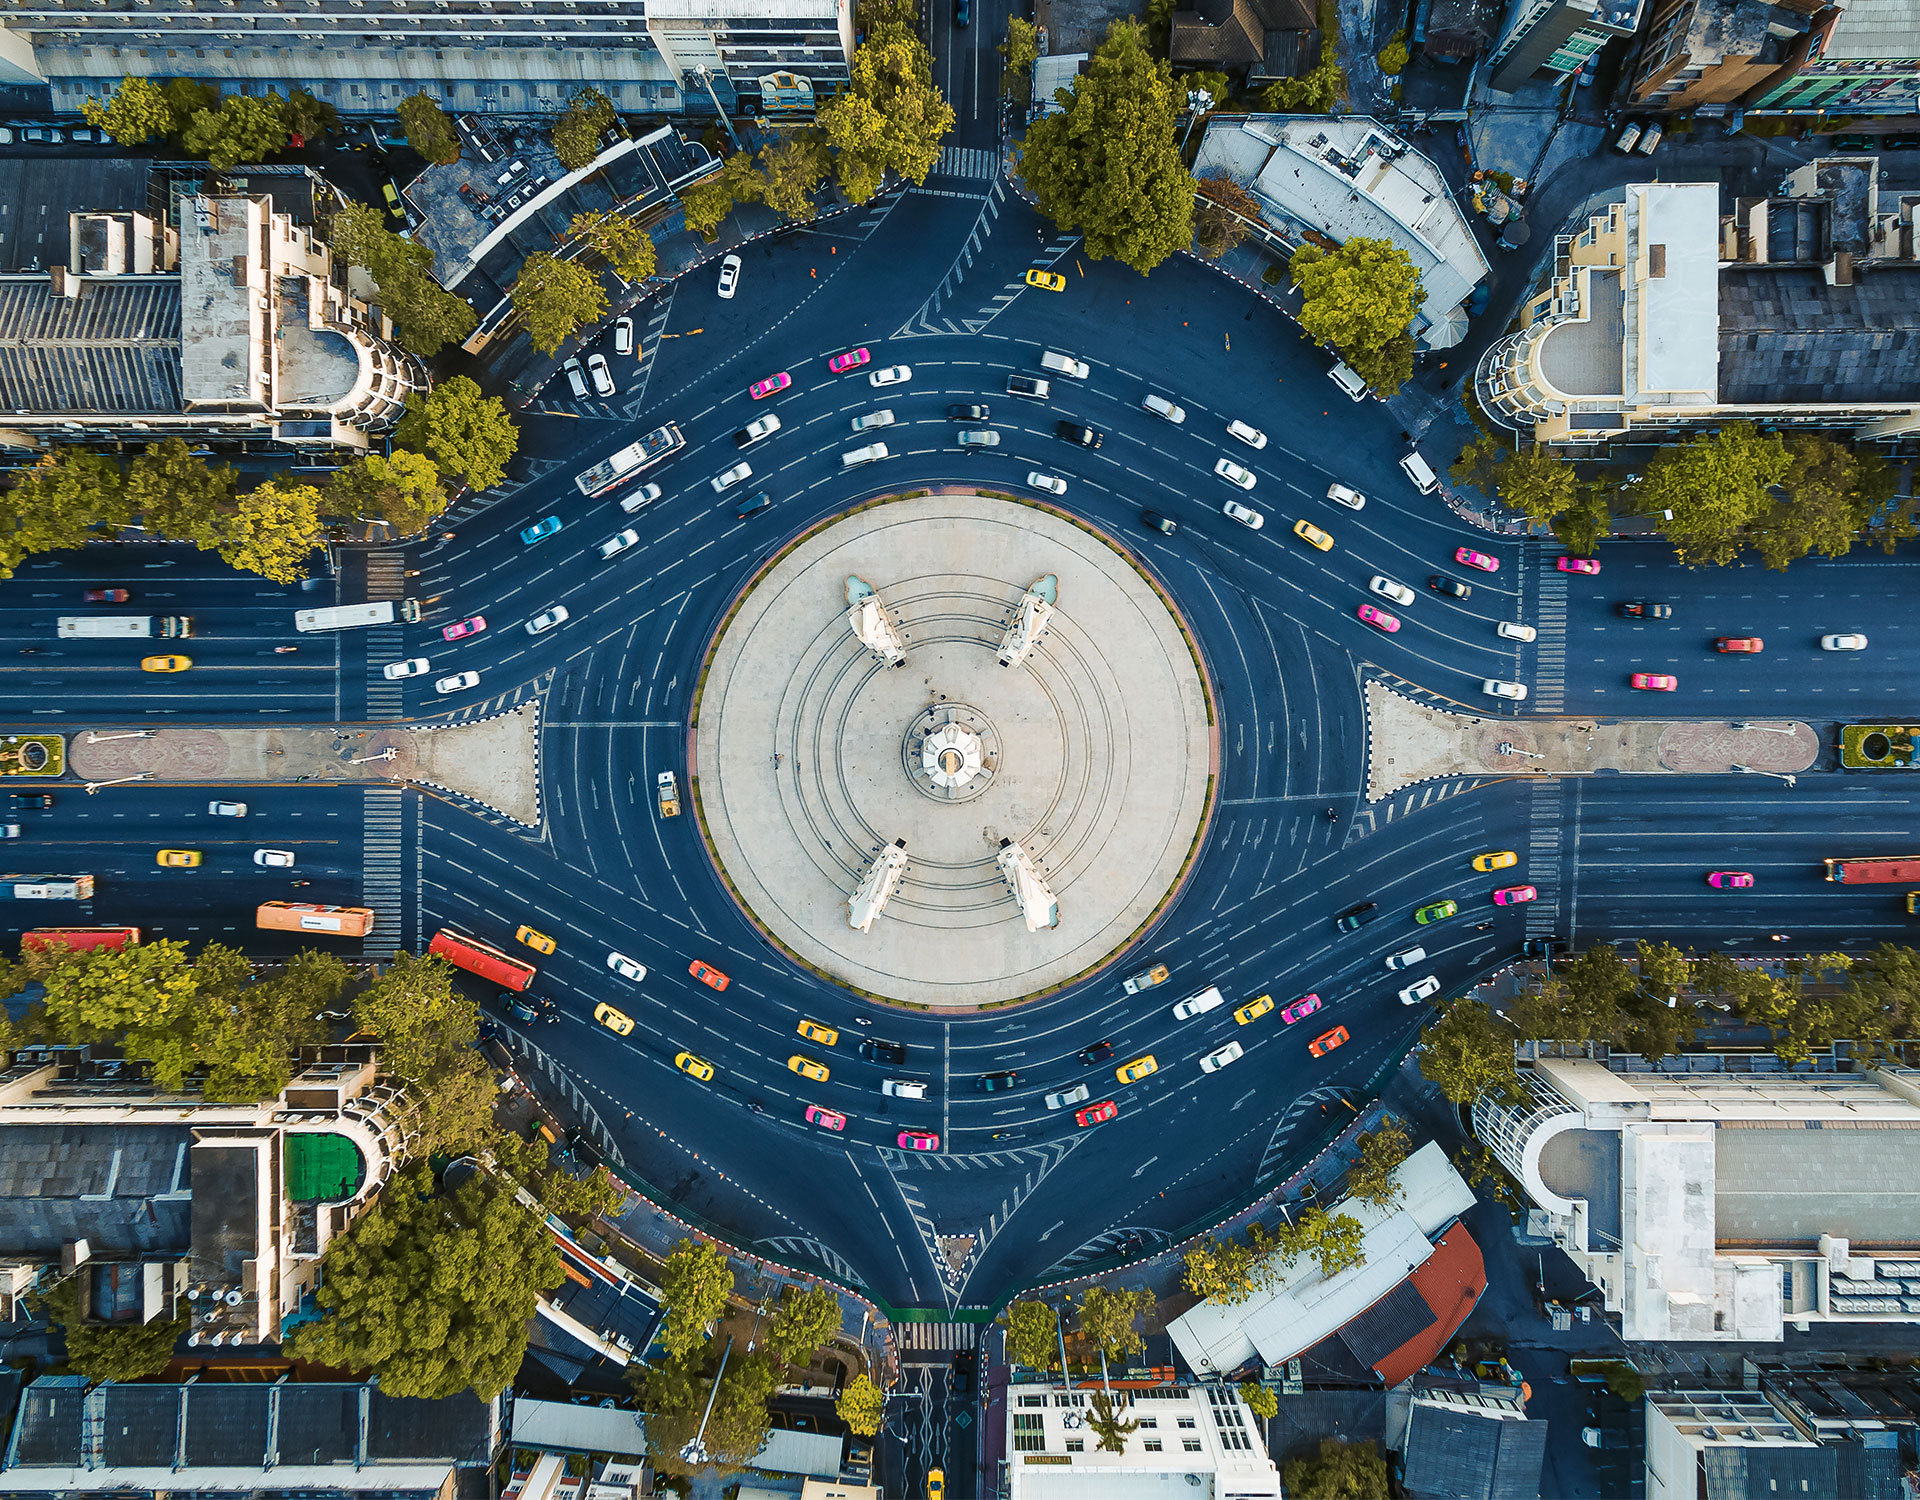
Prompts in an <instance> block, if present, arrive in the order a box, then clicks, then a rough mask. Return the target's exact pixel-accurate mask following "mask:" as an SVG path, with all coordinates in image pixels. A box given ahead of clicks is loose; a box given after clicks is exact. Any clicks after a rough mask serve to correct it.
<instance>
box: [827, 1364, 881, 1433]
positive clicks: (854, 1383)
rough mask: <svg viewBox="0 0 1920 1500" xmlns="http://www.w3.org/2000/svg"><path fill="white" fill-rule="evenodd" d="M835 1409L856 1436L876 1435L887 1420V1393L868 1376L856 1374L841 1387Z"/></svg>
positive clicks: (835, 1413)
mask: <svg viewBox="0 0 1920 1500" xmlns="http://www.w3.org/2000/svg"><path fill="white" fill-rule="evenodd" d="M833 1411H834V1415H835V1416H837V1417H839V1418H840V1420H841V1421H842V1422H845V1423H846V1424H847V1430H848V1431H849V1432H851V1433H853V1434H854V1435H855V1436H856V1437H864V1438H870V1437H875V1436H878V1434H879V1432H880V1424H881V1423H882V1422H883V1421H885V1420H886V1414H887V1393H886V1392H885V1391H883V1390H881V1389H880V1387H879V1386H877V1385H875V1384H874V1383H873V1382H872V1381H871V1380H869V1379H867V1377H866V1376H864V1375H856V1376H854V1377H853V1379H851V1380H849V1381H848V1382H847V1383H846V1384H845V1385H843V1386H842V1387H840V1395H839V1397H838V1398H837V1399H836V1400H835V1401H834V1403H833Z"/></svg>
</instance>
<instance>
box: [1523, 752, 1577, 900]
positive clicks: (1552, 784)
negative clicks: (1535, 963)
mask: <svg viewBox="0 0 1920 1500" xmlns="http://www.w3.org/2000/svg"><path fill="white" fill-rule="evenodd" d="M1530 790H1531V791H1532V793H1533V806H1532V809H1531V811H1532V815H1533V816H1532V835H1531V838H1530V841H1529V843H1528V845H1527V864H1526V873H1527V881H1528V883H1529V884H1530V885H1532V886H1533V888H1534V889H1535V890H1536V891H1538V892H1539V893H1540V894H1539V896H1538V898H1537V899H1535V900H1534V901H1531V902H1529V903H1528V905H1527V936H1528V937H1530V938H1542V937H1550V936H1552V934H1553V931H1554V929H1555V928H1556V927H1557V926H1558V925H1559V922H1560V845H1561V827H1562V824H1563V823H1564V822H1565V821H1566V794H1567V783H1566V782H1564V781H1562V780H1560V779H1559V778H1557V777H1554V778H1548V777H1542V778H1541V779H1540V780H1539V781H1536V782H1534V783H1533V785H1532V787H1531V788H1530Z"/></svg>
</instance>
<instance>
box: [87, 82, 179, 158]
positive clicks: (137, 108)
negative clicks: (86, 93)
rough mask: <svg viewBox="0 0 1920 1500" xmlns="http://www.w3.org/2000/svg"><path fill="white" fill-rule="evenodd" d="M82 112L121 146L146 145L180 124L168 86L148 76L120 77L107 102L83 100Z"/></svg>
mask: <svg viewBox="0 0 1920 1500" xmlns="http://www.w3.org/2000/svg"><path fill="white" fill-rule="evenodd" d="M80 113H81V114H82V115H84V116H86V120H87V123H88V124H89V125H92V126H94V127H95V128H96V129H99V130H104V131H105V132H106V133H107V134H108V135H109V136H111V137H113V140H114V142H115V143H116V144H118V145H121V146H140V145H144V144H145V143H146V142H148V141H150V140H153V139H154V138H155V137H156V136H160V137H164V136H170V135H172V134H174V133H175V132H176V131H177V130H178V129H179V128H180V127H179V121H178V120H177V119H176V117H175V115H174V112H173V105H172V104H171V103H169V102H168V100H167V92H166V90H165V89H163V88H161V87H160V85H159V84H157V83H154V82H153V81H152V80H150V79H146V78H123V79H121V80H120V87H119V88H117V89H115V90H114V91H113V94H112V95H111V97H109V98H108V99H107V100H106V101H105V102H104V103H102V102H101V101H100V100H98V99H83V100H81V102H80Z"/></svg>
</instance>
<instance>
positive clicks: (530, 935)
mask: <svg viewBox="0 0 1920 1500" xmlns="http://www.w3.org/2000/svg"><path fill="white" fill-rule="evenodd" d="M513 940H514V941H515V942H516V943H525V944H526V945H527V946H528V947H529V948H531V949H533V951H534V952H535V953H551V952H553V946H554V945H553V939H552V938H550V937H548V936H547V935H546V934H545V933H544V932H535V931H534V930H533V929H532V928H531V927H528V926H525V925H524V924H523V925H522V926H520V927H519V928H517V929H515V931H514V934H513Z"/></svg>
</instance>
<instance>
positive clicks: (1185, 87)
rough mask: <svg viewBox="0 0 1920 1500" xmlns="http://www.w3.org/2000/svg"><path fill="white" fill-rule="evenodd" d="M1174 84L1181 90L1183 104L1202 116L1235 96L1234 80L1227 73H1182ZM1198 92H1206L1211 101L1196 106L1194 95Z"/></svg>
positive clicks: (1222, 105) (1220, 106)
mask: <svg viewBox="0 0 1920 1500" xmlns="http://www.w3.org/2000/svg"><path fill="white" fill-rule="evenodd" d="M1174 85H1175V86H1176V87H1177V88H1178V89H1179V90H1180V102H1181V104H1182V105H1183V106H1185V107H1186V108H1188V109H1191V110H1193V111H1194V112H1195V114H1196V115H1198V116H1200V117H1201V118H1204V117H1205V116H1207V115H1210V114H1212V113H1213V112H1214V111H1215V110H1216V109H1220V108H1223V107H1224V106H1225V105H1226V103H1227V101H1228V100H1229V99H1231V98H1232V97H1233V80H1232V79H1231V78H1229V77H1227V75H1226V74H1225V73H1211V72H1199V73H1182V74H1181V75H1180V76H1179V77H1178V78H1176V79H1174ZM1196 93H1201V94H1205V95H1206V96H1207V99H1208V100H1210V101H1211V102H1210V103H1202V104H1200V105H1198V106H1195V104H1194V102H1193V95H1194V94H1196Z"/></svg>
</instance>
